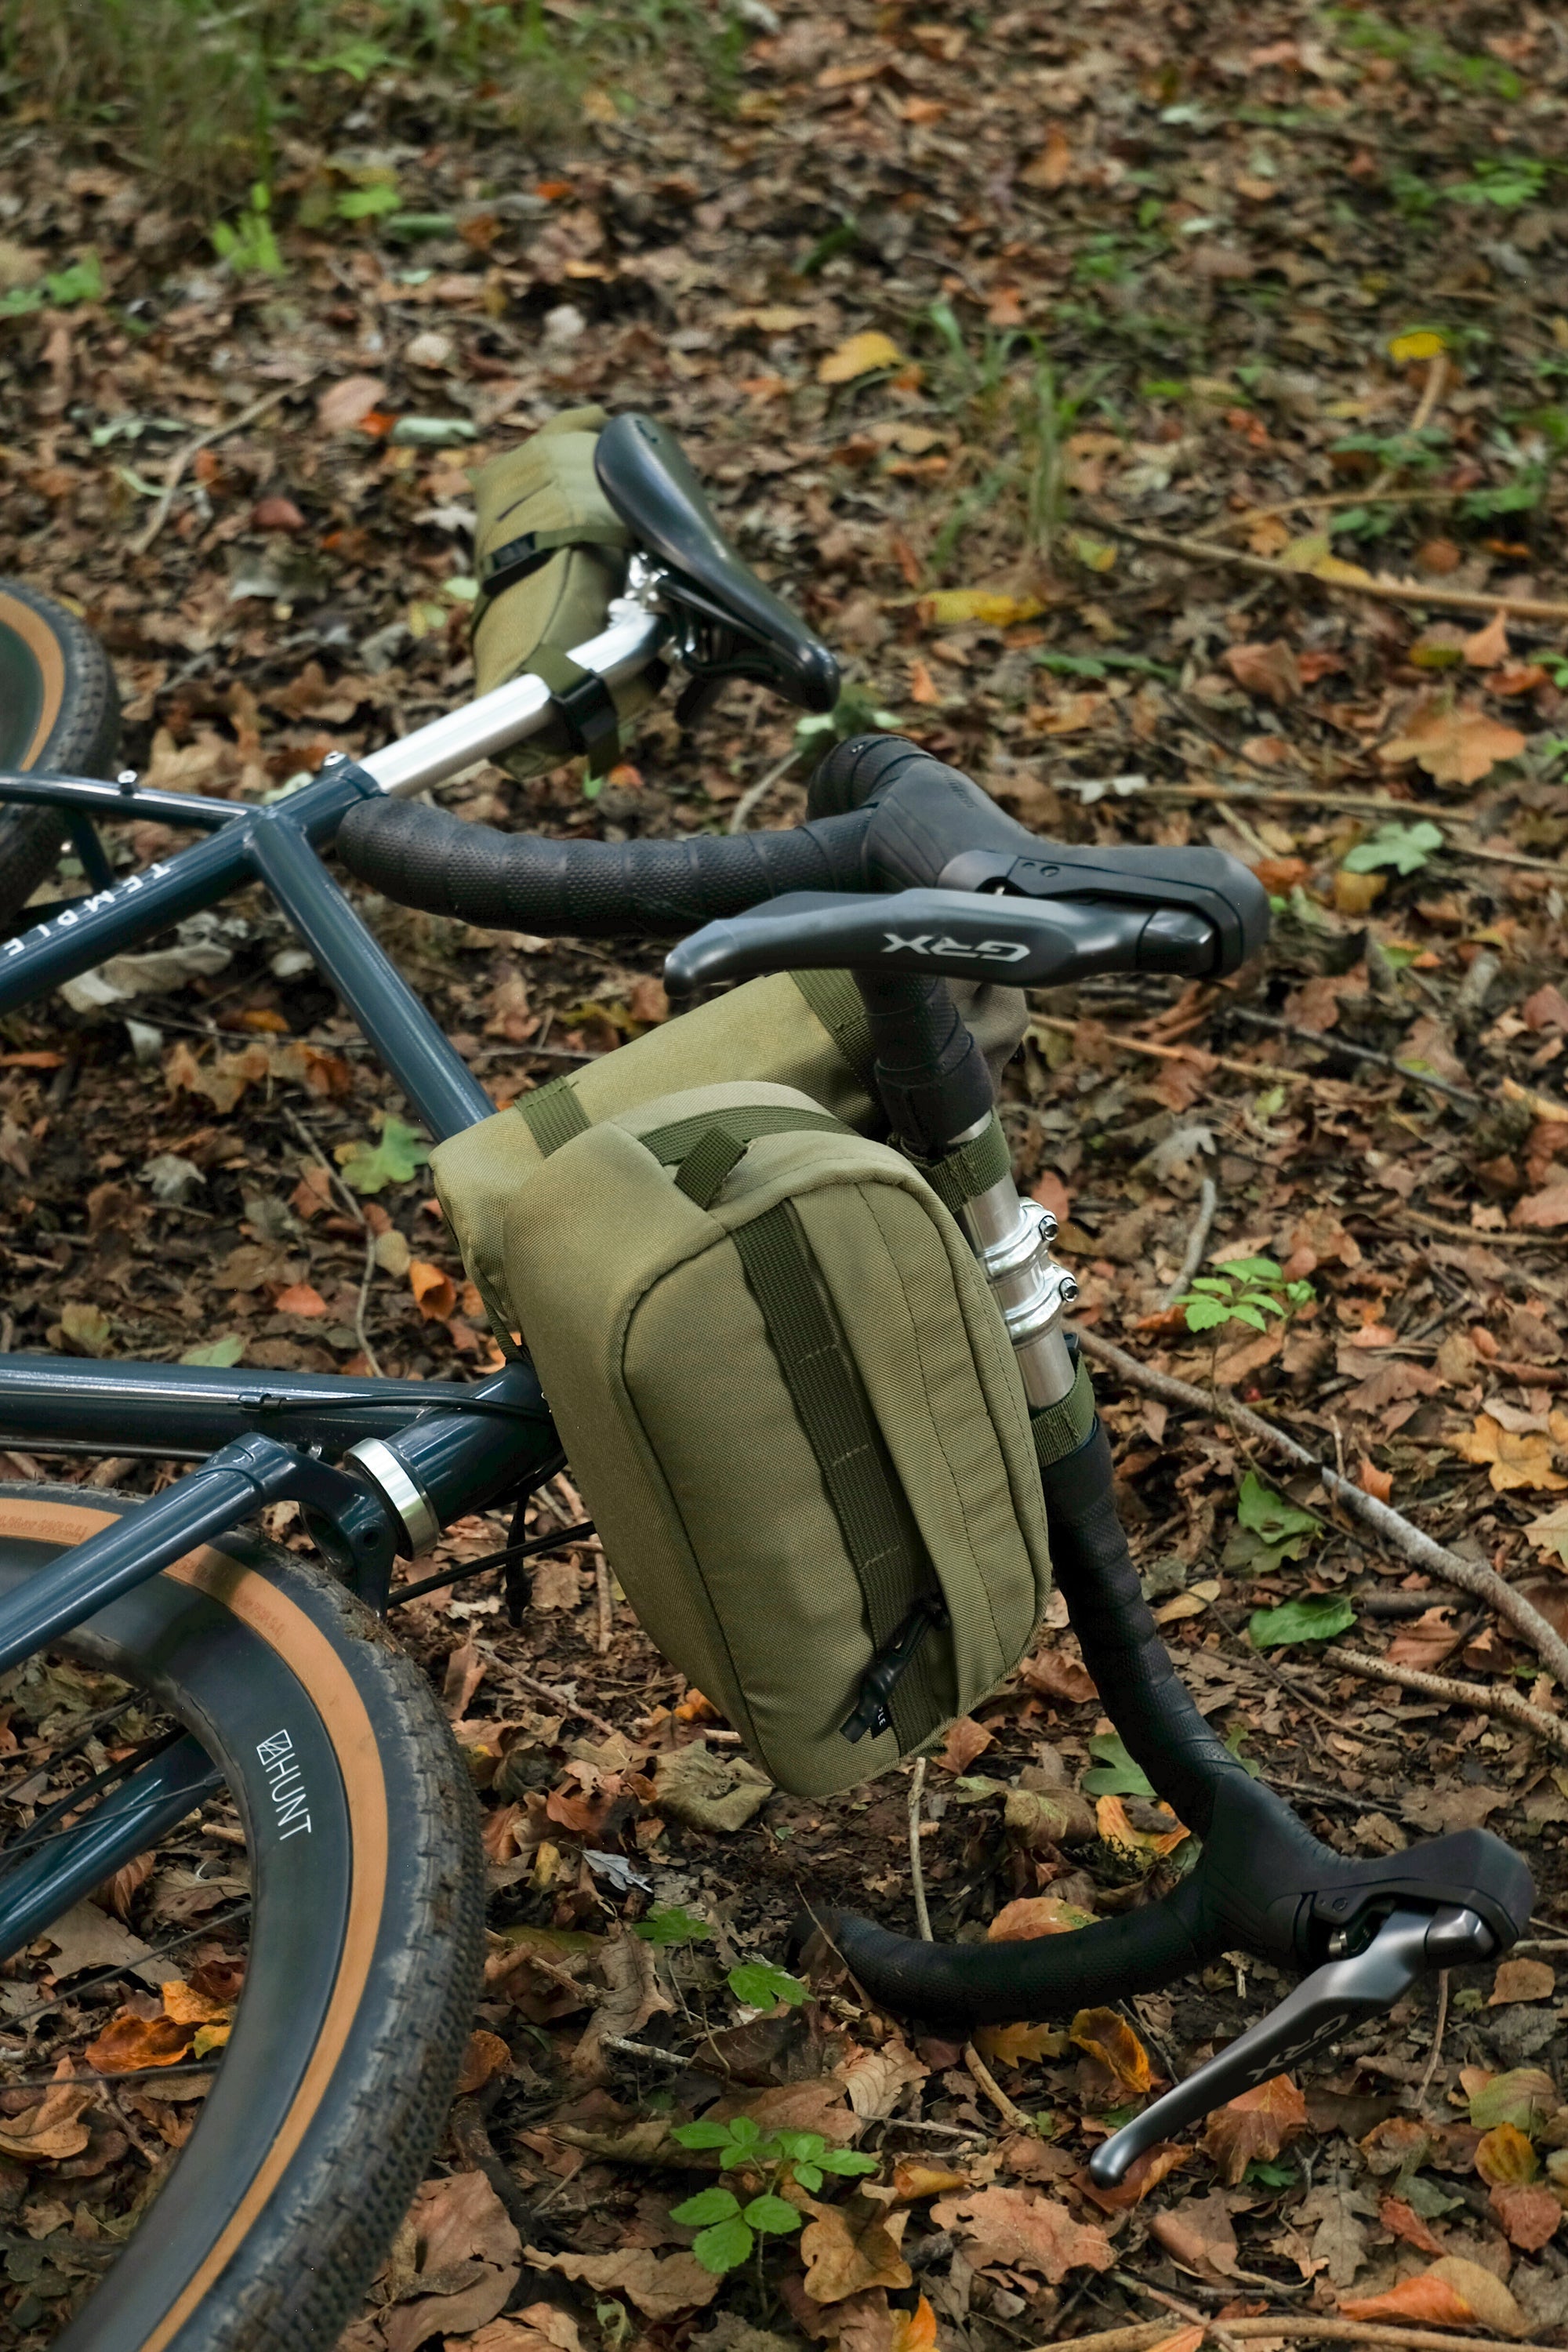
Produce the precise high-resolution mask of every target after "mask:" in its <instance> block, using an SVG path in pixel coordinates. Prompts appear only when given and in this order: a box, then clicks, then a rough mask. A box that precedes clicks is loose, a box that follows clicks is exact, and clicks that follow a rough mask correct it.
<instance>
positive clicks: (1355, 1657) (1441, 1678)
mask: <svg viewBox="0 0 1568 2352" xmlns="http://www.w3.org/2000/svg"><path fill="white" fill-rule="evenodd" d="M1323 1655H1324V1657H1325V1659H1326V1660H1327V1661H1328V1663H1329V1664H1330V1665H1331V1666H1342V1667H1343V1668H1344V1670H1345V1672H1346V1673H1347V1674H1351V1675H1364V1676H1365V1677H1366V1679H1367V1681H1368V1682H1379V1683H1396V1684H1397V1685H1398V1686H1399V1688H1400V1689H1401V1690H1407V1691H1415V1692H1416V1693H1417V1695H1418V1696H1421V1697H1422V1698H1435V1699H1440V1700H1441V1701H1442V1703H1443V1705H1444V1706H1468V1707H1469V1708H1470V1709H1472V1711H1473V1712H1474V1713H1475V1714H1477V1715H1497V1716H1503V1717H1506V1718H1507V1720H1508V1721H1509V1722H1510V1723H1517V1724H1520V1725H1521V1726H1522V1727H1523V1728H1524V1729H1525V1730H1526V1731H1531V1732H1533V1733H1534V1735H1535V1737H1536V1738H1537V1739H1542V1740H1544V1741H1545V1743H1546V1745H1547V1746H1548V1747H1549V1748H1556V1749H1558V1751H1559V1752H1560V1753H1561V1754H1562V1755H1563V1756H1568V1723H1564V1722H1563V1720H1562V1718H1561V1717H1558V1716H1555V1715H1548V1714H1547V1713H1546V1712H1545V1710H1544V1708H1542V1707H1539V1706H1531V1704H1530V1701H1529V1700H1528V1699H1527V1698H1521V1696H1520V1695H1519V1693H1518V1692H1517V1691H1510V1690H1483V1689H1482V1688H1481V1687H1480V1685H1479V1684H1478V1683H1464V1682H1460V1681H1459V1680H1458V1678H1457V1676H1454V1675H1429V1674H1426V1673H1424V1672H1423V1671H1422V1670H1421V1668H1419V1667H1418V1666H1394V1665H1390V1664H1389V1662H1388V1660H1387V1659H1386V1658H1379V1657H1377V1656H1374V1655H1373V1654H1372V1653H1371V1652H1369V1651H1363V1650H1347V1649H1344V1648H1343V1647H1342V1645H1341V1644H1340V1643H1338V1642H1331V1643H1330V1644H1329V1646H1328V1648H1327V1649H1326V1650H1325V1651H1324V1652H1323Z"/></svg>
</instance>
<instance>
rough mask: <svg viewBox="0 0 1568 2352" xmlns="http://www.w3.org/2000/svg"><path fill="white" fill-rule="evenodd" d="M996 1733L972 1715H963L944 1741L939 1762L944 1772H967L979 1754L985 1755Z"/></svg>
mask: <svg viewBox="0 0 1568 2352" xmlns="http://www.w3.org/2000/svg"><path fill="white" fill-rule="evenodd" d="M993 1738H994V1734H993V1733H991V1732H989V1731H987V1730H986V1728H985V1726H984V1724H983V1723H976V1722H975V1720H974V1717H973V1716H972V1715H961V1716H960V1717H959V1719H958V1721H957V1722H956V1723H955V1724H954V1725H953V1727H952V1730H951V1731H950V1732H949V1733H948V1735H947V1738H946V1739H945V1741H944V1742H943V1743H942V1753H941V1755H940V1756H939V1757H938V1758H937V1759H936V1760H937V1762H938V1763H939V1764H940V1765H941V1766H942V1770H943V1771H944V1772H967V1771H968V1769H969V1768H970V1766H971V1765H972V1764H973V1761H974V1759H975V1758H976V1757H977V1756H984V1753H985V1750H986V1749H987V1748H989V1747H990V1746H991V1744H992V1740H993Z"/></svg>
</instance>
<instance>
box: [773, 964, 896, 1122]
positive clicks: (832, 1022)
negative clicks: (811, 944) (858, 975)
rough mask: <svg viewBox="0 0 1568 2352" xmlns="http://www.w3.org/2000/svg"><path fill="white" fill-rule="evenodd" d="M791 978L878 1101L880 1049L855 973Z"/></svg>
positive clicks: (809, 973) (802, 974)
mask: <svg viewBox="0 0 1568 2352" xmlns="http://www.w3.org/2000/svg"><path fill="white" fill-rule="evenodd" d="M790 978H791V979H792V980H793V981H794V982H795V986H796V987H797V988H798V989H799V991H800V992H801V994H802V995H803V996H804V997H805V1001H806V1003H807V1004H809V1005H810V1007H811V1009H812V1011H813V1012H814V1013H816V1017H817V1019H818V1020H819V1021H820V1022H821V1024H822V1025H823V1027H824V1028H825V1029H826V1032H827V1034H828V1035H829V1036H830V1037H831V1038H832V1040H833V1042H834V1044H835V1045H837V1048H838V1050H839V1052H840V1053H841V1054H842V1055H843V1056H844V1058H845V1060H846V1061H847V1063H848V1065H849V1066H850V1068H851V1069H852V1070H853V1071H854V1073H855V1076H857V1077H858V1079H859V1081H860V1086H861V1088H862V1091H863V1092H865V1093H866V1094H868V1095H869V1096H870V1097H871V1100H872V1101H873V1102H876V1101H878V1100H879V1096H878V1093H877V1049H876V1047H875V1046H874V1045H872V1043H871V1024H870V1023H869V1022H868V1020H867V1018H866V1006H865V1003H864V1001H863V1000H862V998H861V994H860V991H859V990H858V988H857V986H856V985H855V977H854V974H853V973H852V972H847V971H792V972H791V974H790Z"/></svg>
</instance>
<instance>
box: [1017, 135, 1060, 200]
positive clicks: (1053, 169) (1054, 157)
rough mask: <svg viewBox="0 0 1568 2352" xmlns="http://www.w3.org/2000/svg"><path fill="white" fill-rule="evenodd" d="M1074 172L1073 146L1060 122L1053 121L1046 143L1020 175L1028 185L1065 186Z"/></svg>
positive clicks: (1030, 186)
mask: <svg viewBox="0 0 1568 2352" xmlns="http://www.w3.org/2000/svg"><path fill="white" fill-rule="evenodd" d="M1071 173H1072V147H1071V144H1070V142H1068V135H1067V132H1066V131H1064V130H1063V129H1062V127H1061V124H1060V123H1059V122H1053V123H1052V125H1051V127H1050V129H1049V130H1048V131H1047V133H1046V143H1045V146H1044V148H1043V149H1042V150H1041V152H1040V153H1039V154H1038V155H1037V156H1036V158H1035V160H1034V162H1033V163H1026V164H1025V166H1024V168H1023V170H1022V171H1021V172H1020V173H1019V174H1018V177H1019V178H1020V180H1022V181H1023V183H1024V184H1025V186H1026V187H1029V188H1060V187H1064V186H1065V185H1066V184H1067V182H1068V178H1069V177H1070V175H1071Z"/></svg>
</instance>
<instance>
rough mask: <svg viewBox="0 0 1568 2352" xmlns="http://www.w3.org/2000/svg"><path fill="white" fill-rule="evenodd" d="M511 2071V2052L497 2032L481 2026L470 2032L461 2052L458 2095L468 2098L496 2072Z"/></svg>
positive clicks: (482, 2086)
mask: <svg viewBox="0 0 1568 2352" xmlns="http://www.w3.org/2000/svg"><path fill="white" fill-rule="evenodd" d="M510 2072H511V2052H510V2050H509V2049H508V2048H507V2045H506V2043H505V2042H503V2041H502V2040H501V2038H500V2034H499V2033H489V2032H486V2031H485V2029H484V2028H483V2027H482V2026H481V2027H480V2028H479V2031H478V2032H474V2033H470V2034H469V2036H468V2047H467V2048H466V2049H465V2051H464V2052H463V2063H462V2066H461V2068H460V2069H459V2071H458V2097H459V2098H460V2099H462V2098H468V2096H470V2095H471V2094H472V2093H473V2092H475V2091H482V2090H483V2088H484V2086H485V2084H487V2083H489V2082H492V2081H493V2080H494V2078H495V2077H496V2075H498V2074H510Z"/></svg>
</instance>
